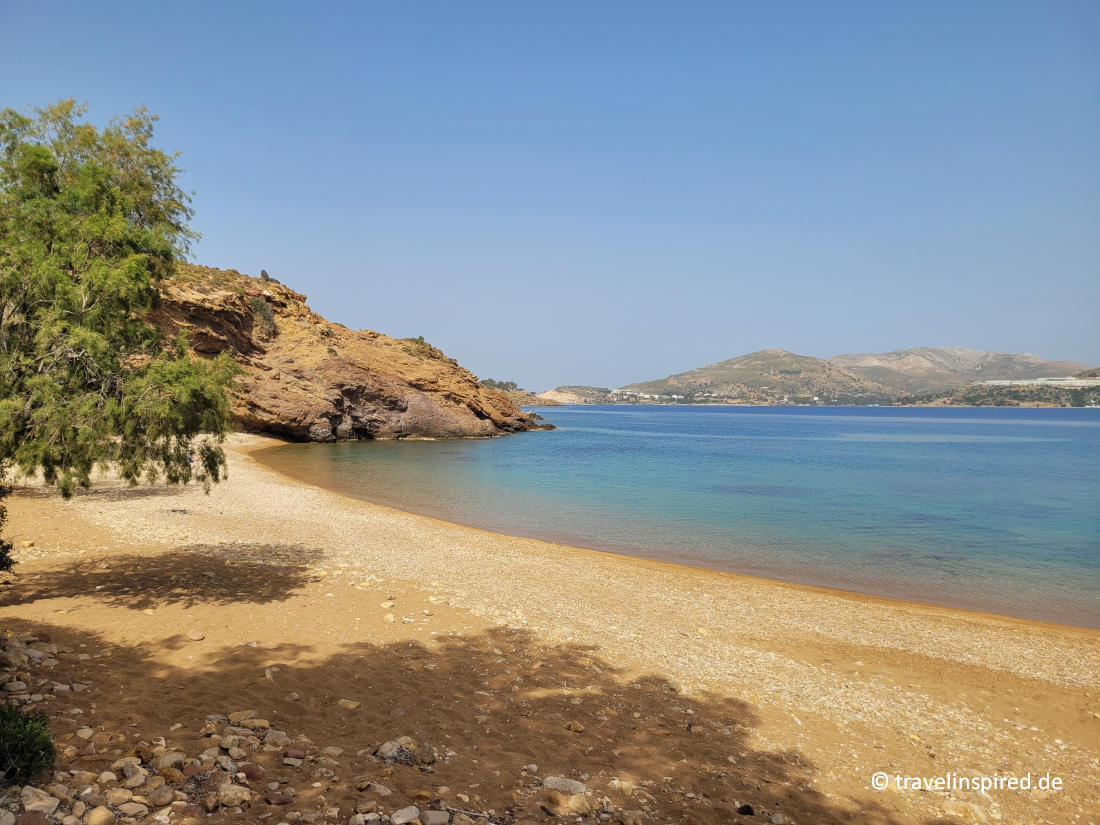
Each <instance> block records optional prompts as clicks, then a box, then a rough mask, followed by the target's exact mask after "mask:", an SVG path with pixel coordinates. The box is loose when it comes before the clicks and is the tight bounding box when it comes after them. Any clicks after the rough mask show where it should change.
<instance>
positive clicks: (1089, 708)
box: [0, 435, 1100, 823]
mask: <svg viewBox="0 0 1100 825" xmlns="http://www.w3.org/2000/svg"><path fill="white" fill-rule="evenodd" d="M277 443H278V442H276V441H275V440H273V439H268V438H262V437H259V436H245V435H237V436H233V437H232V438H231V440H230V443H229V457H230V474H229V479H228V481H226V482H225V483H223V484H221V485H218V486H217V487H215V488H214V489H213V490H212V491H211V493H210V494H209V495H204V494H203V493H202V491H201V490H199V489H196V488H185V489H176V488H162V487H154V488H148V487H141V488H137V489H135V490H129V489H126V488H125V487H122V486H120V485H118V484H115V483H112V482H110V481H108V482H106V483H104V484H103V485H102V486H99V487H97V488H96V489H95V490H93V491H91V492H89V493H85V494H82V495H79V496H77V497H75V498H74V499H72V500H71V501H68V502H64V501H61V500H60V499H59V498H57V497H56V496H55V495H53V494H46V493H44V492H42V491H41V490H40V489H37V488H20V489H19V490H18V491H17V493H16V495H15V496H14V497H13V498H12V499H11V501H10V508H9V509H10V511H11V517H12V521H11V524H10V529H9V531H8V533H9V535H10V536H11V537H13V538H14V539H15V540H16V543H17V547H19V548H20V549H19V550H18V553H17V556H18V557H20V558H21V563H20V565H19V567H18V573H19V576H18V579H17V580H16V581H15V582H14V583H13V584H11V585H8V586H6V587H3V588H0V629H3V628H8V629H9V630H22V631H27V630H30V631H33V632H38V633H47V634H49V635H50V636H51V638H53V639H54V640H55V641H58V642H62V643H64V644H67V645H70V646H72V647H73V649H74V650H88V651H95V653H96V655H95V656H94V657H93V658H85V659H83V660H77V661H73V662H69V661H64V662H62V663H61V665H59V667H61V668H63V669H65V668H72V669H73V672H72V673H71V674H69V673H66V674H65V675H66V677H67V678H71V680H72V681H77V680H79V679H84V680H86V681H87V682H88V683H89V684H90V685H91V688H90V690H89V692H88V693H87V694H83V696H84V697H85V698H83V699H82V700H81V701H83V702H85V705H87V703H88V702H92V703H94V707H95V716H96V718H97V719H98V720H99V724H100V725H101V726H102V727H103V728H104V730H103V735H104V736H105V737H107V739H108V740H109V734H110V732H111V731H112V730H115V729H117V730H118V731H119V732H120V733H121V734H122V736H123V737H124V740H125V741H127V742H136V741H139V740H140V741H146V740H148V741H152V740H154V739H155V738H156V737H159V736H163V737H165V738H166V740H167V742H168V744H172V743H173V742H175V743H176V744H177V746H178V747H181V748H183V749H185V750H188V749H190V750H188V752H194V751H195V749H196V748H197V749H198V750H201V749H202V746H201V745H199V744H197V741H198V740H197V739H196V737H197V735H198V732H199V730H200V728H201V727H202V724H203V721H204V719H205V717H206V716H207V715H208V714H213V713H229V712H232V711H236V710H240V709H242V708H254V707H256V708H258V709H259V711H260V712H261V713H262V714H263V715H264V716H265V718H272V719H278V720H280V724H281V725H283V726H284V727H285V728H286V729H287V730H288V731H290V730H293V731H294V733H295V735H297V734H304V735H306V736H308V737H309V739H310V740H311V741H312V742H313V743H316V745H317V746H318V747H323V746H326V745H335V746H338V747H340V748H342V749H343V750H344V755H343V756H342V757H341V761H340V765H339V766H338V767H337V768H334V769H333V773H334V775H333V776H323V775H322V776H321V777H320V781H321V785H320V787H319V788H313V787H312V784H311V783H312V782H313V781H315V780H314V778H313V777H312V776H311V777H310V782H308V783H306V786H307V787H308V788H309V789H310V790H309V793H311V794H313V796H299V798H298V802H297V803H296V804H298V806H299V808H300V809H301V810H303V811H304V810H306V809H307V808H308V807H309V806H310V805H313V806H314V808H317V809H318V810H319V809H320V808H319V807H318V806H329V807H331V806H334V805H335V806H337V807H339V808H340V810H341V814H340V816H341V817H343V819H342V820H340V821H346V818H347V815H348V814H350V813H351V812H352V810H353V808H354V806H355V804H356V802H357V801H358V800H361V799H362V798H364V793H363V792H360V791H358V790H357V789H356V782H355V781H354V778H356V777H362V776H365V775H371V774H372V772H377V771H387V770H388V771H390V773H388V774H385V777H384V778H382V779H379V781H382V782H388V784H389V785H390V787H391V788H392V789H393V790H394V794H393V795H391V796H388V797H386V798H385V799H384V800H380V803H381V807H380V808H379V810H381V811H390V810H396V809H397V808H400V807H402V805H403V804H409V801H410V800H412V801H415V800H416V799H417V798H422V797H423V794H425V793H431V794H438V795H439V796H440V798H443V799H448V798H449V799H451V801H452V802H453V804H454V805H456V806H460V807H464V808H468V809H471V810H475V809H476V810H479V811H487V810H489V809H492V810H494V811H496V812H497V814H498V815H499V816H504V815H505V813H506V812H510V813H511V814H514V815H515V816H517V817H520V818H523V817H527V818H529V819H533V820H541V819H546V818H547V814H546V813H545V811H542V810H540V808H539V793H540V791H539V790H538V788H539V784H540V782H539V780H540V778H541V777H544V776H546V775H551V774H553V775H562V776H568V777H573V778H577V779H581V780H582V781H584V782H585V783H586V785H587V786H588V788H589V789H590V794H589V796H590V798H591V799H592V800H593V802H594V803H598V802H599V801H600V800H602V799H603V798H604V797H605V796H606V797H607V798H608V800H609V803H610V804H611V805H612V806H613V808H614V809H615V810H620V809H622V810H630V809H635V808H636V809H641V810H644V811H646V819H645V820H644V821H646V822H668V823H679V822H699V823H711V822H741V821H743V822H767V821H769V818H772V817H775V816H778V817H779V820H782V821H784V822H787V823H790V822H795V823H819V822H834V821H836V822H884V823H885V822H898V823H910V822H913V823H927V822H939V821H944V822H952V821H957V822H967V821H989V822H1021V823H1024V822H1090V821H1091V822H1094V823H1100V813H1098V812H1100V780H1098V777H1100V746H1098V743H1100V696H1098V691H1097V685H1098V684H1100V678H1098V676H1100V644H1098V643H1100V632H1097V631H1094V630H1088V629H1081V628H1071V627H1063V626H1059V625H1053V624H1044V623H1040V622H1029V621H1024V620H1019V619H1010V618H1006V617H998V616H992V615H986V614H981V613H976V612H970V611H964V610H956V609H949V608H939V607H932V606H928V605H921V604H913V603H907V602H901V601H893V600H887V599H880V598H873V597H865V596H859V595H855V594H848V593H842V592H838V591H831V590H826V589H820V588H810V587H803V586H797V585H789V584H784V583H780V582H773V581H768V580H763V579H755V578H749V577H743V576H736V575H731V574H726V573H720V572H715V571H709V570H702V569H696V568H690V567H684V566H679V565H673V564H663V563H659V562H652V561H646V560H639V559H632V558H628V557H624V556H619V555H613V554H605V553H599V552H595V551H588V550H580V549H576V548H568V547H563V546H561V545H557V544H551V543H546V542H540V541H535V540H530V539H522V538H515V537H509V536H501V535H496V534H492V533H487V532H484V531H480V530H475V529H472V528H467V527H463V526H459V525H454V524H449V523H446V522H441V521H438V520H434V519H430V518H426V517H422V516H416V515H411V514H408V513H402V512H399V511H396V510H392V509H389V508H385V507H380V506H377V505H373V504H369V503H366V502H362V501H358V500H354V499H350V498H347V497H344V496H341V495H339V494H336V493H332V492H328V491H325V490H321V489H319V488H315V487H311V486H309V485H306V484H303V483H300V482H297V481H293V480H290V479H288V478H285V477H283V476H280V475H278V474H277V473H275V472H273V471H272V470H269V469H267V468H265V467H264V466H262V465H261V464H259V463H257V461H256V460H255V459H254V457H253V456H252V455H251V453H253V452H254V451H256V450H258V449H262V448H264V447H268V446H271V445H273V444H277ZM23 542H34V546H32V547H26V548H24V547H22V546H21V545H22V543H23ZM389 602H392V603H393V604H392V606H389V605H388V603H389ZM383 603H386V604H387V606H385V607H384V606H383ZM387 616H389V617H391V618H392V621H387V618H386V617H387ZM189 633H194V634H195V635H199V634H201V635H203V637H204V638H203V639H202V640H201V641H192V640H190V639H189V638H188V634H189ZM81 645H84V646H85V647H80V646H81ZM104 652H109V656H104V655H103V654H104ZM82 669H83V670H82ZM84 671H88V672H87V673H85V672H84ZM51 678H54V679H56V678H57V674H51ZM291 693H296V694H298V695H299V697H300V698H299V699H298V700H297V701H288V700H287V699H286V698H285V697H286V696H288V695H289V694H291ZM74 698H75V697H74ZM339 699H351V700H354V701H359V702H360V703H361V704H360V706H359V707H358V708H356V709H354V710H347V709H344V708H340V707H339V706H338V705H337V704H336V703H337V702H338V700H339ZM65 701H68V700H65ZM81 709H82V710H84V711H85V712H87V710H88V709H87V707H83V708H81ZM60 711H61V706H60V705H58V712H56V713H53V714H52V715H53V716H55V717H56V718H57V719H56V721H55V723H54V724H55V730H56V731H57V732H58V734H59V736H61V737H62V741H63V743H64V742H65V741H68V740H64V737H65V736H68V737H69V739H72V731H71V730H67V729H66V726H67V727H68V728H72V727H73V725H74V724H75V723H73V722H72V717H71V715H70V716H69V717H66V716H65V714H64V713H62V712H60ZM84 718H86V716H85V717H84ZM174 725H180V727H179V728H177V729H176V730H175V731H173V730H172V727H173V726H174ZM401 735H409V736H413V737H415V738H417V739H418V740H420V741H428V742H431V743H432V744H433V745H434V746H435V747H436V749H437V750H439V751H440V752H441V753H442V752H450V753H453V756H449V757H447V759H446V760H445V761H441V762H440V763H438V764H436V765H435V766H433V770H434V773H432V774H431V775H428V774H425V773H424V772H422V771H417V770H415V769H414V768H406V767H404V766H384V767H379V766H378V765H377V763H375V762H374V761H373V760H372V759H371V757H370V755H369V753H370V751H373V749H374V748H376V747H377V746H378V745H379V744H381V743H382V742H384V741H386V740H390V739H394V738H395V737H397V736H401ZM188 737H190V738H188ZM124 740H122V739H120V740H118V741H119V742H122V741H124ZM105 741H106V740H105ZM65 758H70V757H65ZM71 758H76V757H75V756H73V757H71ZM530 765H536V766H537V768H535V769H530V768H529V767H528V766H530ZM876 771H883V772H885V773H886V774H887V775H888V776H889V781H890V785H891V787H889V788H888V789H886V790H876V789H875V788H873V787H872V775H873V774H874V773H875V772H876ZM1048 772H1049V773H1050V775H1051V776H1057V777H1058V778H1060V779H1061V781H1062V786H1063V787H1062V788H1061V789H1060V790H1057V791H1047V790H1040V789H1038V788H1032V789H1031V790H1010V789H1007V788H1006V789H1000V790H991V791H989V792H988V793H987V794H984V795H983V794H981V793H977V792H972V791H967V790H956V791H948V790H940V789H932V790H919V791H918V790H911V789H907V788H906V789H899V788H897V787H896V784H897V780H896V779H895V777H896V776H898V775H901V776H905V777H927V778H929V779H934V778H935V777H940V776H944V775H946V774H949V773H954V774H957V775H963V776H966V777H971V776H975V775H979V776H993V775H1000V776H1025V775H1027V774H1029V773H1030V774H1031V776H1032V778H1033V780H1032V781H1033V784H1034V783H1037V782H1038V778H1039V777H1041V776H1044V775H1046V774H1047V773H1048ZM291 779H293V777H291ZM647 783H649V784H647ZM440 786H442V787H443V788H444V790H445V791H446V793H439V788H440ZM633 787H636V788H638V790H635V791H632V792H629V793H628V791H631V788H633ZM417 793H419V794H420V797H417ZM458 794H462V795H463V796H464V797H466V800H468V801H462V800H461V799H458V797H457V795H458ZM314 797H316V798H314ZM322 797H323V800H322V801H318V799H320V798H322ZM456 799H457V800H458V801H455V800H456ZM745 804H751V805H752V806H753V808H754V814H753V816H747V815H739V814H737V813H736V810H737V808H738V807H740V806H743V805H745ZM280 810H282V809H280ZM261 815H262V811H261V809H259V808H253V809H251V810H250V811H249V812H247V813H246V814H244V815H243V816H244V817H245V818H244V819H243V820H241V819H240V818H238V819H237V820H232V818H231V816H230V815H229V814H226V813H225V812H224V811H223V812H221V813H219V814H217V815H216V816H215V817H214V819H217V818H218V817H224V816H230V819H228V820H226V821H253V819H257V818H259V817H260V816H261ZM283 816H285V813H278V815H277V816H274V818H272V819H271V821H272V822H273V823H275V822H278V821H280V817H283ZM615 816H617V814H616V815H613V816H612V818H611V821H614V819H615ZM590 819H591V820H592V821H597V820H596V818H595V815H593V816H592V817H590ZM777 821H778V820H777Z"/></svg>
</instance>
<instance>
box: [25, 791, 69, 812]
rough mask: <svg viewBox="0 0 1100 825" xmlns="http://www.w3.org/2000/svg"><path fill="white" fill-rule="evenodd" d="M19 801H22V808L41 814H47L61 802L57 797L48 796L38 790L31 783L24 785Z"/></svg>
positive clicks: (54, 809)
mask: <svg viewBox="0 0 1100 825" xmlns="http://www.w3.org/2000/svg"><path fill="white" fill-rule="evenodd" d="M19 801H20V802H22V803H23V810H25V811H27V812H32V813H35V812H36V813H40V814H42V815H43V816H49V815H50V814H52V813H53V812H54V811H56V810H57V806H58V805H60V804H61V800H60V799H58V798H57V797H55V796H50V795H49V794H48V793H46V792H45V791H40V790H38V788H35V787H32V786H31V785H26V786H24V788H23V793H22V794H21V795H20V798H19Z"/></svg>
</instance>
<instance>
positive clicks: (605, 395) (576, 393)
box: [538, 385, 612, 404]
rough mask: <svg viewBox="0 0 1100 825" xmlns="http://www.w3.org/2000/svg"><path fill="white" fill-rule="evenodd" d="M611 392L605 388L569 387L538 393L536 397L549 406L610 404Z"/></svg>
mask: <svg viewBox="0 0 1100 825" xmlns="http://www.w3.org/2000/svg"><path fill="white" fill-rule="evenodd" d="M610 396H611V390H609V389H608V388H607V387H586V386H581V385H569V386H563V387H555V388H554V389H552V390H547V391H546V392H540V393H539V394H538V397H539V398H541V399H542V400H543V402H545V403H549V404H607V403H611V402H612V399H611V397H610Z"/></svg>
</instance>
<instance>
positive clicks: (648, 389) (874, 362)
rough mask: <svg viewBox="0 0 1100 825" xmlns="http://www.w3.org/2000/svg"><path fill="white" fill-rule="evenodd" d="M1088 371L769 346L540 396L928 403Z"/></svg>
mask: <svg viewBox="0 0 1100 825" xmlns="http://www.w3.org/2000/svg"><path fill="white" fill-rule="evenodd" d="M1085 370H1090V368H1089V367H1088V365H1087V364H1081V363H1078V362H1076V361H1047V360H1045V359H1043V358H1041V357H1040V356H1038V355H1033V354H1030V353H1025V354H1011V353H1005V352H987V351H984V350H974V349H967V348H965V347H919V348H916V349H904V350H896V351H894V352H886V353H855V354H845V355H837V356H835V357H832V358H814V357H812V356H808V355H798V354H796V353H793V352H788V351H786V350H781V349H765V350H760V351H758V352H752V353H749V354H747V355H741V356H738V357H736V358H730V359H728V360H726V361H719V362H717V363H714V364H708V365H707V366H704V367H698V368H697V369H693V370H688V371H687V372H681V373H677V374H676V375H670V376H668V377H667V378H660V379H656V380H652V381H641V382H638V383H636V384H628V385H626V386H625V387H621V388H618V389H616V390H607V389H603V388H596V387H558V388H556V389H554V390H550V391H548V392H546V393H541V394H540V395H541V396H542V397H550V398H554V399H556V400H558V401H561V402H562V403H566V404H592V403H632V402H633V403H638V402H642V403H653V402H659V403H742V404H783V403H788V404H815V403H817V404H840V405H845V404H857V405H858V404H890V403H895V402H897V401H899V400H901V399H906V400H909V399H914V400H915V399H918V398H920V399H921V400H920V401H916V403H928V401H929V399H931V398H932V397H934V396H935V395H936V394H944V393H950V392H952V391H954V390H956V389H958V388H960V387H963V386H966V385H969V384H973V383H974V382H980V381H992V380H1027V379H1034V378H1045V377H1055V376H1069V375H1075V374H1080V373H1082V371H1085ZM1093 371H1094V372H1095V370H1093ZM1025 395H1026V393H1025ZM994 396H996V393H988V392H987V393H985V395H984V396H983V397H989V398H993V397H994ZM1044 397H1045V396H1044ZM1052 403H1053V402H1052Z"/></svg>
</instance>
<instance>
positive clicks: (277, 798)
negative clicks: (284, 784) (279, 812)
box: [264, 791, 294, 805]
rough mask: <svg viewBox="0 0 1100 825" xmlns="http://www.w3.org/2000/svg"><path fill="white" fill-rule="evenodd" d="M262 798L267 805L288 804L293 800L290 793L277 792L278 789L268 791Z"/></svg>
mask: <svg viewBox="0 0 1100 825" xmlns="http://www.w3.org/2000/svg"><path fill="white" fill-rule="evenodd" d="M264 800H265V801H266V802H267V804H268V805H289V804H290V803H291V802H293V801H294V797H293V796H291V795H290V794H285V793H279V792H278V791H270V792H268V793H266V794H264Z"/></svg>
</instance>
